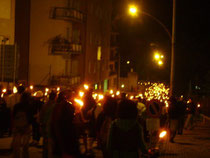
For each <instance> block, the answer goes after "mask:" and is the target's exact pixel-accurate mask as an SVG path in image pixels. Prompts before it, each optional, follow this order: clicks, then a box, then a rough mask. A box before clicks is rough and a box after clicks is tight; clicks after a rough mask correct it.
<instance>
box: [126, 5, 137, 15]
mask: <svg viewBox="0 0 210 158" xmlns="http://www.w3.org/2000/svg"><path fill="white" fill-rule="evenodd" d="M137 11H138V8H137V7H136V6H135V5H130V6H129V9H128V12H129V13H130V15H132V16H137V15H138V14H137Z"/></svg>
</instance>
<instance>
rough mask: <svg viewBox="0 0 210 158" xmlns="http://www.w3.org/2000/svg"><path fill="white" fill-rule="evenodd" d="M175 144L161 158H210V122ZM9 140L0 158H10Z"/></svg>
mask: <svg viewBox="0 0 210 158" xmlns="http://www.w3.org/2000/svg"><path fill="white" fill-rule="evenodd" d="M174 141H175V143H169V142H168V143H167V146H166V148H165V153H164V154H163V155H161V156H160V157H161V158H210V122H206V124H205V125H203V124H200V125H197V126H196V127H195V128H194V129H193V130H189V131H186V130H185V131H184V134H183V135H177V136H176V138H175V140H174ZM10 142H11V138H3V139H0V158H11V157H12V155H11V154H9V153H8V149H9V147H10ZM95 153H96V158H102V155H101V152H100V151H99V150H95ZM41 157H42V149H39V148H35V147H30V158H41Z"/></svg>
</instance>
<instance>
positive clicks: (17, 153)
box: [12, 93, 32, 158]
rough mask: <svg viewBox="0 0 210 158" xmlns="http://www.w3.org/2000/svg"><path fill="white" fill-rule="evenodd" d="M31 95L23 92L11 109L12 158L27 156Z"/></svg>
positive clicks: (24, 157) (29, 134) (27, 157)
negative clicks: (12, 109)
mask: <svg viewBox="0 0 210 158" xmlns="http://www.w3.org/2000/svg"><path fill="white" fill-rule="evenodd" d="M30 108H31V97H30V94H29V93H23V94H22V96H21V98H20V102H19V103H17V104H15V106H14V111H13V119H14V120H13V123H14V126H13V140H12V142H13V143H12V148H13V158H20V157H21V155H22V157H23V158H29V152H28V148H29V140H30V136H31V120H32V118H31V111H30ZM21 148H22V150H21Z"/></svg>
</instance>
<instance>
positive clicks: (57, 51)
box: [51, 43, 82, 55]
mask: <svg viewBox="0 0 210 158" xmlns="http://www.w3.org/2000/svg"><path fill="white" fill-rule="evenodd" d="M81 53H82V45H81V44H73V43H69V44H66V43H57V44H52V45H51V54H53V55H64V54H81Z"/></svg>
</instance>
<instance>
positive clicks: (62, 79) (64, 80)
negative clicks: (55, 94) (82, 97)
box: [50, 76, 81, 86]
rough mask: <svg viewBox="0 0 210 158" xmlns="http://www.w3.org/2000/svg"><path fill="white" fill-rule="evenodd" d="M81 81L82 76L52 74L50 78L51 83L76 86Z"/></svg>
mask: <svg viewBox="0 0 210 158" xmlns="http://www.w3.org/2000/svg"><path fill="white" fill-rule="evenodd" d="M80 81H81V77H80V76H52V77H51V78H50V84H51V85H64V86H74V85H79V84H80Z"/></svg>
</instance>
